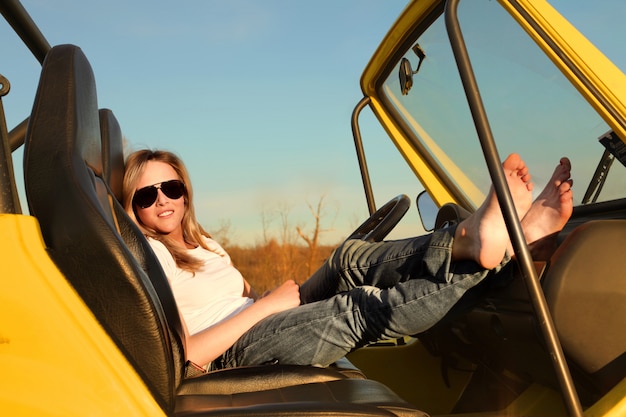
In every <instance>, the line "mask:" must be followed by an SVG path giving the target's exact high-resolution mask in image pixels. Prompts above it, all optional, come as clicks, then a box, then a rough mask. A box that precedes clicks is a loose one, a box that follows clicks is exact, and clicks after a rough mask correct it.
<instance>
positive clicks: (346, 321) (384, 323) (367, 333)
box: [214, 227, 509, 367]
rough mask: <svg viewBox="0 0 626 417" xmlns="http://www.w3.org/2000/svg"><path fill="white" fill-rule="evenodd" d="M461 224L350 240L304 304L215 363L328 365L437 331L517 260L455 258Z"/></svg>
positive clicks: (304, 290) (306, 292)
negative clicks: (391, 237) (491, 264)
mask: <svg viewBox="0 0 626 417" xmlns="http://www.w3.org/2000/svg"><path fill="white" fill-rule="evenodd" d="M454 230H455V227H451V228H448V229H443V230H439V231H436V232H434V233H432V234H429V235H425V236H420V237H416V238H410V239H404V240H397V241H385V242H376V243H368V242H364V241H361V240H348V241H346V242H344V243H343V244H342V245H341V246H340V247H338V248H337V249H336V250H335V251H334V252H333V254H332V255H331V256H330V258H329V259H328V260H327V261H326V263H325V264H324V265H323V266H322V267H321V268H320V269H319V270H318V271H317V272H316V273H315V274H313V276H311V278H309V280H307V281H306V282H305V283H304V284H303V285H302V287H301V298H302V301H303V305H301V306H299V307H296V308H293V309H290V310H286V311H283V312H281V313H278V314H274V315H272V316H269V317H267V318H265V319H263V320H262V321H260V322H259V323H257V324H256V325H255V326H253V327H252V328H251V329H250V330H248V331H247V332H246V333H245V334H244V335H243V336H241V338H240V339H239V340H238V341H237V342H236V343H235V344H234V345H233V346H232V347H231V348H230V349H229V350H227V351H226V352H225V353H224V354H223V355H222V357H221V358H220V359H219V360H218V361H216V362H215V363H214V366H215V365H217V367H235V366H244V365H259V364H264V363H281V364H292V365H321V366H327V365H329V364H331V363H333V362H335V361H336V360H338V359H340V358H342V357H343V356H345V355H346V354H347V353H349V352H350V351H351V350H353V349H355V348H358V347H362V346H365V345H367V344H369V343H372V342H375V341H378V340H381V339H390V338H398V337H403V336H407V335H415V334H418V333H421V332H423V331H425V330H427V329H429V328H430V327H432V326H433V325H434V324H436V323H437V322H438V321H439V320H441V319H442V318H443V317H444V316H445V315H446V313H448V311H449V310H450V309H451V308H452V307H453V306H454V305H455V304H456V303H457V301H458V300H459V299H460V298H461V297H462V296H463V294H465V292H466V291H467V290H468V289H470V288H472V287H474V286H475V285H477V284H478V283H480V282H481V281H482V280H483V279H484V278H485V277H486V276H487V275H488V274H491V273H495V272H497V271H498V270H499V269H501V268H502V266H503V265H504V264H505V263H506V262H508V260H509V257H508V256H507V257H505V259H504V260H503V262H502V263H501V265H500V266H498V267H497V268H495V269H493V270H485V269H483V268H481V267H480V266H479V265H478V264H477V263H475V262H473V261H460V262H459V261H455V262H451V253H452V242H453V238H454Z"/></svg>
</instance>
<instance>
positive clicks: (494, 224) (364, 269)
mask: <svg viewBox="0 0 626 417" xmlns="http://www.w3.org/2000/svg"><path fill="white" fill-rule="evenodd" d="M503 168H504V172H505V174H506V178H507V183H508V185H509V189H510V191H511V195H512V197H513V201H514V203H515V208H516V210H517V212H518V215H519V217H520V218H521V219H522V221H521V223H522V228H523V230H524V232H525V234H526V239H527V240H528V241H529V242H533V241H536V240H538V239H541V238H543V237H545V236H548V235H551V234H554V233H556V232H558V231H559V230H561V228H562V227H563V226H564V225H565V223H566V221H567V219H568V218H569V216H570V215H571V213H572V191H571V186H572V181H571V179H570V169H571V167H570V163H569V160H568V159H567V158H563V159H561V163H560V165H558V166H557V168H556V169H555V171H554V174H553V176H552V178H551V180H550V183H549V184H548V186H546V188H545V189H544V190H543V191H542V192H541V194H540V195H539V197H538V198H537V200H535V202H534V203H533V202H532V194H531V191H532V182H531V181H530V179H531V178H530V174H529V173H528V168H527V167H526V165H525V163H524V162H523V161H522V160H521V158H520V157H519V155H517V154H512V155H510V156H509V157H508V158H507V159H506V160H505V161H504V163H503ZM124 207H125V210H126V211H127V213H128V214H129V216H131V218H132V219H133V220H134V221H135V222H136V223H137V225H138V226H139V227H140V228H141V230H142V231H143V233H145V235H146V236H147V238H148V241H149V242H150V244H151V246H152V248H153V249H154V252H155V254H156V256H157V257H158V259H159V261H160V262H161V265H162V266H163V269H164V271H165V274H166V275H167V278H168V280H169V283H170V285H171V287H172V291H173V293H174V297H175V299H176V302H177V305H178V308H179V311H180V313H181V316H182V321H183V323H184V326H185V334H186V337H187V355H188V357H187V359H188V360H190V361H192V362H194V363H196V364H198V365H202V366H204V365H207V364H209V363H210V364H211V365H212V368H214V369H215V368H222V367H235V366H242V365H258V364H264V363H284V364H300V365H322V366H326V365H329V364H330V363H333V362H334V361H336V360H337V359H339V358H341V357H343V356H344V355H345V354H346V353H348V352H350V351H351V350H353V349H354V348H357V347H361V346H364V345H366V344H368V343H371V342H374V341H377V340H380V339H386V338H397V337H402V336H405V335H411V334H417V333H420V332H423V331H425V330H427V329H428V328H430V327H431V326H433V325H434V324H436V323H437V322H438V321H439V320H440V319H441V318H442V317H443V316H444V315H445V314H446V313H447V312H448V311H449V310H450V309H451V308H452V307H453V306H454V305H455V303H456V302H457V301H458V300H459V299H460V298H461V297H462V296H463V294H464V293H465V292H466V291H467V290H468V289H470V288H472V287H474V286H475V285H476V284H478V283H479V282H481V281H482V280H483V279H484V278H485V277H487V276H488V275H490V274H494V273H497V272H498V271H499V270H500V269H501V268H502V267H503V266H504V265H505V264H506V263H507V262H508V261H509V260H510V257H509V256H508V255H506V253H507V251H510V249H511V248H510V242H509V239H508V234H507V231H506V227H505V224H504V219H503V217H502V214H501V211H500V208H499V206H498V202H497V199H496V197H495V195H494V193H493V191H491V192H490V193H489V195H488V196H487V199H486V200H485V202H484V203H483V204H482V205H481V206H480V207H479V209H478V210H477V211H476V212H475V213H473V214H472V215H471V216H470V217H468V218H467V219H465V220H463V221H462V222H461V223H460V224H459V225H458V226H453V227H450V228H447V229H444V230H439V231H435V232H434V233H432V234H429V235H424V236H419V237H415V238H410V239H404V240H398V241H386V242H376V243H367V242H363V241H360V240H348V241H346V242H344V243H343V244H342V245H341V246H340V247H339V248H337V249H336V250H335V251H334V252H333V254H332V255H331V257H330V258H329V260H328V261H327V262H326V263H325V264H324V265H323V266H322V268H320V270H319V271H317V272H316V273H315V274H314V275H313V276H312V277H311V278H310V279H309V280H308V281H307V282H306V283H305V284H304V285H303V287H302V288H300V287H299V286H298V285H297V284H296V283H295V282H294V281H293V280H286V281H285V282H284V283H283V284H282V285H280V286H279V287H278V288H276V289H275V290H274V291H271V292H270V293H269V294H267V295H265V296H263V297H261V298H259V297H258V296H257V295H256V294H255V292H254V290H253V289H252V288H251V286H250V285H249V284H248V282H247V281H246V280H245V279H244V278H243V277H242V276H241V274H240V273H239V272H238V271H237V269H235V268H234V267H233V265H232V263H231V261H230V258H229V256H228V254H227V253H226V251H224V249H223V248H222V247H221V246H220V245H219V244H218V243H217V242H215V241H214V240H212V239H211V238H210V235H209V234H208V233H207V232H206V231H205V230H204V229H203V228H202V227H201V226H200V225H199V224H198V222H197V220H196V217H195V214H194V207H193V192H192V187H191V182H190V180H189V175H188V173H187V170H186V168H185V166H184V164H183V163H182V161H181V160H180V159H179V158H178V157H177V156H176V155H174V154H172V153H170V152H166V151H151V150H141V151H137V152H135V153H133V154H131V155H130V156H129V157H128V159H127V162H126V172H125V176H124ZM509 253H510V252H509Z"/></svg>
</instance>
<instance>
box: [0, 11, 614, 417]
mask: <svg viewBox="0 0 626 417" xmlns="http://www.w3.org/2000/svg"><path fill="white" fill-rule="evenodd" d="M0 11H1V12H2V14H3V16H4V17H5V19H6V20H7V22H9V23H10V24H11V25H12V26H13V28H14V30H15V31H16V32H17V33H18V34H20V36H21V37H22V39H23V40H24V42H25V44H26V45H27V46H28V47H29V48H30V50H31V51H32V52H33V54H34V56H35V57H36V58H37V59H38V60H40V62H42V71H41V78H40V81H39V85H38V89H37V93H36V97H35V100H34V103H33V111H32V113H31V114H30V115H29V117H28V118H27V119H26V120H25V121H24V122H23V123H22V124H20V125H18V126H12V127H11V129H10V130H9V129H7V126H6V123H5V120H4V111H3V108H2V102H1V101H0V115H1V116H2V117H0V135H1V140H2V147H0V151H2V153H1V154H0V188H1V191H0V209H1V213H2V214H0V246H1V248H2V251H1V255H0V256H1V257H2V262H1V265H2V266H1V267H0V268H1V273H0V277H1V280H2V284H3V285H2V291H1V292H0V370H1V373H0V375H1V376H2V382H1V383H0V413H1V414H2V415H63V416H74V415H76V416H78V415H81V416H82V415H85V414H88V415H94V416H100V415H102V416H105V415H106V416H118V415H124V416H130V415H137V416H145V415H150V416H164V415H176V416H178V415H179V416H183V415H207V416H208V415H211V416H237V415H251V416H252V415H255V416H281V415H282V416H292V415H298V416H309V415H310V416H318V415H326V416H330V415H332V416H349V415H363V416H392V415H396V416H428V415H430V416H475V415H481V416H484V415H493V416H501V415H512V416H513V415H514V416H561V415H586V416H621V415H626V380H625V379H624V378H625V377H626V354H625V350H626V331H625V330H626V328H625V327H626V325H625V324H624V323H625V321H624V317H626V272H625V271H624V268H623V267H622V264H621V261H620V259H621V258H620V256H621V255H622V253H623V252H624V248H626V175H625V174H626V145H625V143H626V78H625V76H624V74H623V73H622V71H621V70H620V69H618V68H617V67H616V66H615V65H614V64H613V63H612V62H611V61H610V60H609V59H608V58H607V57H605V56H604V55H603V54H602V53H601V52H600V51H599V50H598V49H596V47H595V46H594V45H593V44H592V43H590V42H589V41H588V40H587V39H586V38H585V37H584V36H583V35H582V34H581V33H579V32H578V31H577V30H576V29H575V28H574V27H573V26H572V25H571V24H570V23H569V22H568V21H567V20H565V19H564V18H563V17H562V16H561V15H560V14H559V13H558V12H557V11H556V10H554V9H553V8H552V7H551V6H550V4H549V3H548V2H546V1H544V0H498V1H494V0H464V1H460V0H448V1H443V0H414V1H412V2H410V3H409V4H408V5H407V7H406V9H405V10H404V11H403V13H402V14H401V15H400V16H399V17H398V19H397V21H396V22H395V24H394V25H393V26H392V27H391V28H390V30H389V32H388V34H387V35H386V36H385V38H384V39H383V40H382V42H381V44H380V45H379V47H378V49H377V50H376V51H375V52H374V54H373V56H372V59H371V61H370V63H369V64H368V65H367V67H366V68H365V70H364V72H363V75H362V78H361V88H362V91H363V98H362V99H361V100H360V101H359V103H358V105H357V107H356V108H355V110H354V113H353V117H352V127H353V132H354V142H355V145H356V150H357V157H358V160H359V166H360V168H361V174H362V178H363V187H364V192H365V196H366V200H367V204H368V209H369V211H370V213H371V217H370V219H368V220H367V221H365V223H364V224H363V226H362V227H360V228H359V229H358V230H357V231H356V232H355V233H354V237H358V238H364V239H383V238H384V237H385V236H386V235H387V233H389V231H390V230H391V229H392V228H393V227H394V226H395V225H396V223H397V222H398V221H400V218H401V217H402V215H403V214H404V213H405V212H406V210H407V208H408V197H406V196H404V195H401V196H398V197H397V198H395V199H393V200H391V201H390V202H389V203H387V204H384V205H381V206H380V208H379V207H378V206H377V204H376V201H375V195H374V187H373V182H372V179H371V178H370V173H369V169H368V161H371V157H372V155H371V154H368V152H367V150H368V146H367V145H368V143H367V133H366V132H364V134H363V135H362V134H361V129H360V126H359V120H360V119H359V117H360V115H361V112H362V111H363V110H364V109H366V108H368V107H369V109H371V111H372V112H373V114H374V115H375V116H376V119H377V120H378V121H379V122H380V124H381V126H382V127H383V128H384V129H385V131H386V132H387V133H388V136H389V138H391V140H392V142H393V143H394V144H395V146H396V147H397V149H398V151H399V152H400V154H401V155H402V157H403V158H404V160H405V161H406V163H407V165H408V166H409V168H410V169H411V170H412V172H413V173H414V175H415V177H416V179H417V180H419V182H420V183H421V185H422V186H423V188H424V189H425V190H426V191H425V192H424V193H421V194H420V195H419V196H417V199H416V200H417V206H418V209H419V213H420V215H421V218H422V222H423V224H424V228H426V229H427V230H431V229H434V228H439V227H444V226H445V225H449V224H453V223H455V222H458V221H459V220H460V219H462V218H463V217H464V216H466V215H468V213H471V212H472V211H474V210H475V209H476V207H477V205H478V204H479V203H480V202H481V201H482V199H483V198H484V196H485V195H486V193H487V191H488V190H489V187H492V186H493V187H494V189H495V190H496V193H497V195H498V199H499V201H500V204H501V206H502V208H503V213H504V216H505V220H506V223H507V228H508V230H509V234H510V236H511V240H512V242H513V247H514V250H515V257H516V261H515V262H514V263H512V264H511V266H510V268H511V270H510V274H509V275H507V278H506V279H502V280H490V281H488V282H486V283H485V285H481V286H479V287H478V288H477V289H476V291H473V292H471V293H470V294H468V297H467V299H466V300H463V302H462V303H461V304H460V305H459V308H458V309H455V310H454V311H453V312H452V313H451V314H450V316H449V317H447V318H446V319H445V320H443V321H442V322H441V323H439V324H438V325H437V326H435V327H434V328H431V329H429V330H428V331H427V332H425V333H423V334H418V335H407V337H406V338H404V339H401V340H398V341H396V342H394V343H381V344H376V345H372V346H368V347H365V348H362V349H359V350H356V351H354V352H352V353H351V354H350V355H349V356H348V358H347V360H346V361H345V362H343V361H342V362H340V363H337V364H336V365H334V366H331V367H328V368H319V367H312V366H311V367H305V366H288V365H276V366H259V367H245V368H237V369H229V370H223V371H217V372H205V371H204V370H202V369H195V368H194V367H193V366H192V364H189V363H188V362H186V360H185V340H184V336H183V335H182V332H181V323H180V319H179V316H178V312H177V309H176V305H175V303H174V300H173V297H172V294H171V291H170V289H169V286H168V284H167V280H166V279H165V277H164V275H163V272H162V270H161V268H160V266H159V265H158V262H157V261H156V259H155V258H154V256H153V254H152V252H151V250H150V248H149V246H147V245H146V242H145V238H144V237H143V236H142V235H141V233H140V232H139V231H138V229H137V228H136V227H135V226H134V224H133V223H132V221H130V219H128V218H127V216H126V215H125V213H124V211H123V209H122V208H121V206H120V204H119V198H120V189H121V182H120V178H121V176H120V175H121V173H122V172H123V146H122V135H121V131H122V128H121V127H120V125H119V124H118V123H117V120H116V118H115V116H114V111H111V110H109V109H101V108H99V107H98V102H97V94H96V88H95V80H94V76H93V71H92V68H91V65H90V63H89V61H88V59H87V57H86V56H85V54H83V52H82V50H81V49H80V47H79V46H75V45H56V46H54V47H50V45H48V43H47V41H46V39H45V37H44V36H43V35H42V34H41V33H40V31H39V30H38V28H37V26H36V25H35V23H34V22H33V21H32V20H31V19H30V17H29V16H28V13H27V11H26V10H24V8H23V7H22V5H21V4H20V3H19V1H18V0H2V1H1V2H0ZM605 29H606V28H605ZM1 65H2V66H4V65H10V63H5V62H3V63H1ZM0 70H1V68H0ZM7 90H8V81H7V80H5V79H2V80H0V97H1V96H3V95H4V94H6V92H7ZM362 136H363V137H362ZM364 140H365V143H364ZM22 146H23V147H24V161H23V171H24V176H25V178H24V184H25V189H26V195H27V201H20V199H19V196H18V193H17V186H16V180H15V177H14V169H13V163H12V158H11V153H12V152H13V151H15V150H16V149H18V148H20V147H22ZM510 152H519V153H521V154H522V156H523V157H524V159H525V160H526V162H527V163H528V165H529V166H531V167H532V169H533V178H534V181H535V182H536V183H537V185H538V188H540V186H542V185H543V183H545V181H547V179H548V178H549V176H550V173H551V171H552V169H553V167H554V166H555V164H556V163H557V162H558V160H559V158H560V157H561V156H563V155H567V156H568V157H569V158H570V159H571V160H572V164H573V167H574V168H573V178H574V181H575V185H574V186H575V208H574V214H573V216H572V218H571V219H570V221H569V222H568V224H567V225H566V227H565V228H564V230H563V231H562V232H561V233H559V235H558V239H557V241H558V246H557V247H556V249H555V250H554V253H553V254H552V256H551V257H550V258H549V259H547V260H541V261H538V260H534V259H533V258H532V256H531V254H530V250H529V247H528V245H527V244H526V242H525V239H524V236H523V233H522V231H521V227H520V224H519V219H517V217H516V215H515V210H514V208H513V205H512V201H511V198H510V195H509V193H508V188H507V187H506V183H505V181H504V178H503V173H502V169H501V166H500V161H501V159H502V157H503V156H505V155H507V154H508V153H510ZM374 156H375V155H374ZM368 157H369V158H368ZM413 191H414V190H407V193H408V194H411V193H412V192H413ZM25 204H27V205H28V212H29V213H30V214H29V215H25V214H22V212H23V210H22V206H24V205H25ZM352 364H354V365H356V367H355V366H352ZM365 376H367V377H365Z"/></svg>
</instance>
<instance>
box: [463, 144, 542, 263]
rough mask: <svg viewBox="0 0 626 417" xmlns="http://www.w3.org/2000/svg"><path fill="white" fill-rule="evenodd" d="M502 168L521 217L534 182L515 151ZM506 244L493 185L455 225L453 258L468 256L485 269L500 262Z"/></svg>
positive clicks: (502, 219) (506, 246) (507, 235)
mask: <svg viewBox="0 0 626 417" xmlns="http://www.w3.org/2000/svg"><path fill="white" fill-rule="evenodd" d="M502 167H503V169H504V174H505V177H506V181H507V184H508V186H509V190H510V191H511V197H512V198H513V203H514V204H515V210H516V211H517V215H518V217H520V218H523V217H524V216H525V215H526V213H527V211H528V210H529V208H530V207H531V204H532V193H531V192H532V189H533V184H532V182H530V174H529V173H528V167H527V166H526V164H525V163H524V161H523V160H522V159H521V158H520V156H519V155H518V154H511V155H509V156H508V157H507V158H506V160H505V161H504V163H503V164H502ZM509 246H510V241H509V234H508V232H507V229H506V225H505V223H504V217H503V216H502V211H501V210H500V205H499V204H498V199H497V197H496V194H495V192H494V190H493V188H492V189H491V190H490V191H489V195H488V196H487V199H486V200H485V202H484V203H483V204H482V205H481V206H480V207H479V208H478V210H476V212H474V213H473V214H472V215H471V216H470V217H468V218H467V219H465V220H463V221H462V222H461V223H460V224H459V226H458V227H457V229H456V233H455V236H454V244H453V246H452V259H454V260H460V259H471V260H474V261H476V262H477V263H478V264H480V265H481V266H482V267H483V268H485V269H492V268H495V267H496V266H498V265H499V264H500V262H502V259H503V258H504V254H505V252H506V249H507V248H508V247H509Z"/></svg>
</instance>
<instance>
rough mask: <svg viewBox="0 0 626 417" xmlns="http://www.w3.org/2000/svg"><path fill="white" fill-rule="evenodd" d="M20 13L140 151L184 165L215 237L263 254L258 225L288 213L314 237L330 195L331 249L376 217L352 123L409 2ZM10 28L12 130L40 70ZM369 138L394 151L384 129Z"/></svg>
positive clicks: (83, 6) (42, 8)
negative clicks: (75, 66)
mask: <svg viewBox="0 0 626 417" xmlns="http://www.w3.org/2000/svg"><path fill="white" fill-rule="evenodd" d="M23 4H24V6H25V8H26V9H27V10H28V11H29V12H30V14H31V16H32V17H33V19H34V20H35V21H36V22H37V23H38V24H39V26H40V28H41V30H42V32H43V33H44V34H45V35H46V36H47V38H48V40H49V42H50V44H52V45H55V44H61V43H73V44H76V45H79V46H80V47H81V48H82V49H83V51H84V52H85V54H86V56H87V58H88V59H89V60H90V62H91V65H92V67H93V69H94V73H95V76H96V82H97V86H98V102H99V105H100V107H108V108H111V109H112V110H113V111H114V113H115V114H116V116H117V118H118V120H119V122H120V124H121V126H122V130H123V132H124V134H125V136H126V138H127V140H128V142H129V146H130V147H131V148H133V149H137V148H141V147H150V148H166V149H169V150H173V151H175V152H176V153H178V154H179V155H180V156H181V157H182V158H183V160H184V161H185V162H186V164H187V166H188V168H189V170H190V172H191V175H192V179H193V183H194V191H195V194H196V200H197V201H196V205H197V212H198V213H199V218H200V221H201V222H202V223H203V225H204V226H205V227H206V228H207V229H209V230H213V229H216V228H218V227H220V225H222V224H224V222H230V224H231V227H230V232H231V234H232V236H231V238H232V239H234V240H238V241H241V242H242V243H245V244H253V243H255V242H257V241H258V240H260V239H261V237H262V235H263V233H262V229H263V222H262V214H263V213H264V216H265V219H266V225H267V226H266V229H268V230H270V229H280V227H281V220H280V216H279V214H278V213H282V214H288V216H289V219H288V222H289V223H290V224H291V225H292V226H293V227H294V228H295V225H296V224H301V225H302V226H304V228H305V230H310V228H311V227H312V226H313V217H312V215H311V214H310V212H309V208H308V206H307V204H312V205H316V204H317V202H318V200H319V199H320V197H321V196H324V202H325V207H326V209H325V210H324V217H323V225H322V227H323V228H324V229H328V232H326V233H324V235H323V238H324V239H325V240H327V241H329V242H332V243H334V242H336V241H338V240H340V239H341V238H342V237H343V236H345V235H346V234H348V233H349V232H350V231H351V229H353V228H354V227H356V226H357V225H358V224H359V223H360V221H362V220H364V219H365V218H366V216H367V206H366V203H365V198H364V194H363V190H362V185H361V180H360V174H359V171H358V165H357V161H356V157H355V151H354V146H353V140H352V134H351V128H350V116H351V113H352V109H353V108H354V106H355V105H356V103H357V102H358V100H359V99H360V98H361V97H362V95H361V92H360V87H359V78H360V75H361V72H362V71H363V69H364V67H365V65H366V64H367V62H368V60H369V58H370V57H371V55H372V53H373V52H374V50H375V48H376V47H377V45H378V43H379V42H380V40H381V39H382V38H383V36H384V35H385V33H386V31H387V29H388V28H389V27H390V26H391V24H392V23H393V22H394V20H395V19H396V17H397V16H398V15H399V14H400V12H401V11H402V10H403V8H404V5H405V1H404V0H402V1H397V0H390V1H374V0H358V1H315V2H304V1H289V0H283V1H251V0H229V1H210V0H183V1H177V2H164V1H143V0H142V1H126V0H111V1H107V2H95V1H85V0H23ZM2 23H3V25H2V28H1V29H0V30H1V31H0V37H1V38H2V39H3V42H2V45H1V46H0V51H1V53H2V56H3V61H4V62H8V61H11V62H16V63H17V62H19V65H16V66H13V65H12V66H11V67H10V69H11V71H9V70H8V69H6V70H5V68H2V71H5V72H4V75H5V76H6V77H7V78H8V79H9V80H10V82H11V85H12V91H11V94H10V95H9V96H7V98H6V99H5V101H4V102H5V109H6V113H7V119H8V125H9V129H10V128H11V127H12V126H14V125H15V124H17V123H18V122H19V121H21V120H23V119H24V118H25V117H26V116H27V115H28V113H29V112H30V106H31V105H32V97H33V94H34V89H35V84H36V80H37V76H38V70H39V66H38V63H37V62H36V61H35V60H34V59H33V58H31V57H30V56H28V52H27V51H26V50H25V48H23V47H22V44H21V43H20V42H19V41H18V40H17V39H13V38H14V36H13V35H12V34H11V33H10V30H9V29H8V28H7V27H6V26H7V25H6V24H4V22H2ZM8 38H10V39H11V42H5V41H4V39H8ZM7 48H10V49H8V50H7ZM5 54H8V56H9V58H10V60H9V59H6V58H5V56H6V55H5ZM3 67H4V66H3ZM370 125H372V126H373V127H374V129H377V127H376V126H375V125H374V123H370ZM373 135H377V136H379V137H380V138H381V139H382V142H383V143H384V144H385V145H387V142H388V141H387V140H385V138H384V132H382V130H379V131H377V132H375V133H373ZM388 146H391V145H388ZM18 157H21V156H19V155H18V156H16V159H17V158H18ZM391 157H392V158H398V163H400V162H399V157H398V156H397V155H395V152H392V153H391ZM16 164H18V161H16ZM400 192H405V191H402V190H401V189H400V187H399V186H398V190H389V192H387V194H386V195H385V196H384V197H381V199H382V198H384V199H385V200H386V199H387V196H389V198H391V197H392V196H394V195H396V194H399V193H400ZM411 194H416V193H415V192H413V190H411ZM382 202H383V201H381V204H382Z"/></svg>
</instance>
